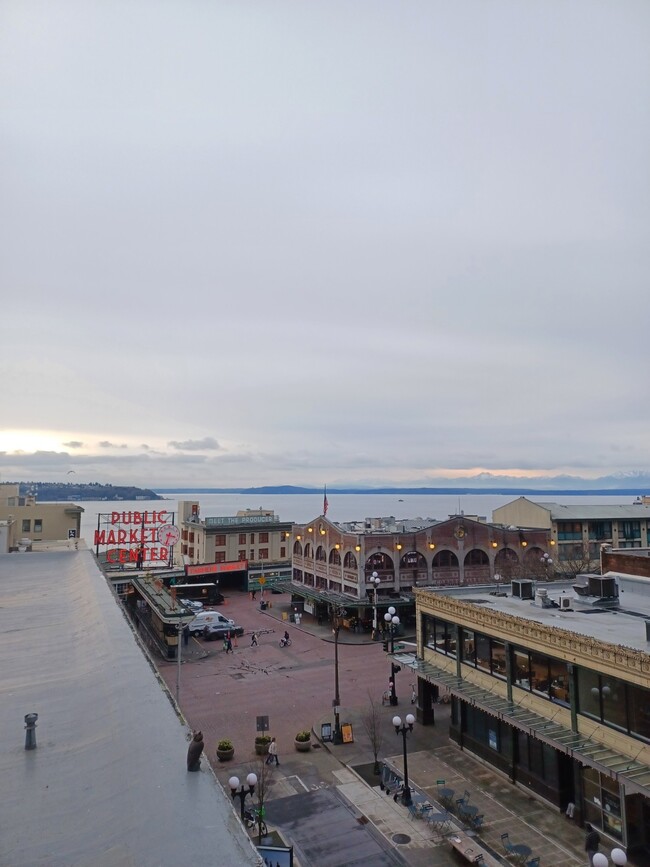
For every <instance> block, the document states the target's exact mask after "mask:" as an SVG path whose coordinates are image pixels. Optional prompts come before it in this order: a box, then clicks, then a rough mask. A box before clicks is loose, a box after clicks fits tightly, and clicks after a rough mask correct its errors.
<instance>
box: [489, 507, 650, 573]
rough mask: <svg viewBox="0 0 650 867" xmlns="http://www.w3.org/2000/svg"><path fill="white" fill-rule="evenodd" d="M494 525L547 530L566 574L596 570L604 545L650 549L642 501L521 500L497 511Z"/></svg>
mask: <svg viewBox="0 0 650 867" xmlns="http://www.w3.org/2000/svg"><path fill="white" fill-rule="evenodd" d="M645 499H647V498H645ZM492 521H493V522H494V523H497V524H503V525H505V526H510V525H514V526H517V527H535V528H539V529H542V530H547V531H548V532H549V534H550V539H551V540H552V541H553V543H554V547H555V550H556V552H557V553H556V555H555V556H556V558H557V559H556V567H557V570H558V571H566V572H567V573H576V572H591V571H593V570H594V569H597V568H598V565H599V559H600V546H601V545H602V544H604V543H607V544H609V545H612V546H613V547H614V548H647V547H648V546H650V501H648V502H647V503H646V502H644V501H643V500H641V499H639V501H638V502H635V503H630V505H604V506H600V505H590V504H587V503H585V505H581V504H578V505H568V506H565V505H562V504H560V503H543V502H533V501H532V500H529V499H527V498H526V497H519V498H518V499H516V500H513V502H512V503H506V505H505V506H500V507H499V508H498V509H495V510H494V512H493V513H492Z"/></svg>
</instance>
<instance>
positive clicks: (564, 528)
mask: <svg viewBox="0 0 650 867" xmlns="http://www.w3.org/2000/svg"><path fill="white" fill-rule="evenodd" d="M557 537H558V539H559V540H560V542H570V541H577V540H578V539H582V524H581V523H580V521H558V522H557Z"/></svg>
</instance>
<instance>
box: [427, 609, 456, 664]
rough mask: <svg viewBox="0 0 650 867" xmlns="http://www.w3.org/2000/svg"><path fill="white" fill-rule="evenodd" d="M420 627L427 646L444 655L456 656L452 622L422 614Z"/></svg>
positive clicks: (454, 630) (454, 633)
mask: <svg viewBox="0 0 650 867" xmlns="http://www.w3.org/2000/svg"><path fill="white" fill-rule="evenodd" d="M422 629H423V633H424V643H425V645H426V646H427V647H429V648H431V650H435V651H436V652H437V653H444V654H445V655H446V656H456V627H455V626H454V625H453V624H451V623H446V622H445V621H444V620H438V618H437V617H431V615H429V614H424V615H423V619H422Z"/></svg>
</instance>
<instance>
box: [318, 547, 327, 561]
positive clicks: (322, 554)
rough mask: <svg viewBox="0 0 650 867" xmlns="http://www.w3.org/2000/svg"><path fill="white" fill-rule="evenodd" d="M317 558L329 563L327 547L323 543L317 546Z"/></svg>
mask: <svg viewBox="0 0 650 867" xmlns="http://www.w3.org/2000/svg"><path fill="white" fill-rule="evenodd" d="M316 559H317V560H319V561H320V562H321V563H327V555H326V554H325V548H323V546H322V545H319V546H318V548H316Z"/></svg>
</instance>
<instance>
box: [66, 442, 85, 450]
mask: <svg viewBox="0 0 650 867" xmlns="http://www.w3.org/2000/svg"><path fill="white" fill-rule="evenodd" d="M63 445H64V446H65V447H66V448H67V449H82V448H83V445H84V444H83V443H82V442H79V441H78V440H71V441H70V442H68V443H63Z"/></svg>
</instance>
